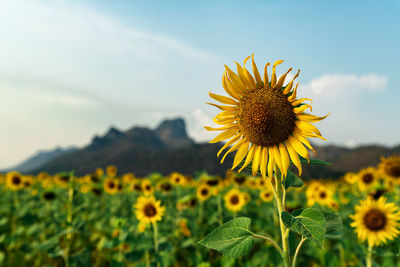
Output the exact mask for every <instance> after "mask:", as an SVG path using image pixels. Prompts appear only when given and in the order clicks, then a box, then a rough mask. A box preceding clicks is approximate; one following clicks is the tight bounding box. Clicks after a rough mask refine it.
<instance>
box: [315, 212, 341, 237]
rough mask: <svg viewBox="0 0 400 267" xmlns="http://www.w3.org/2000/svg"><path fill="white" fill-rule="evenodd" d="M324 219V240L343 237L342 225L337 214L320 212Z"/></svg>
mask: <svg viewBox="0 0 400 267" xmlns="http://www.w3.org/2000/svg"><path fill="white" fill-rule="evenodd" d="M320 211H321V213H322V214H323V215H324V217H325V221H326V231H325V238H329V239H340V238H342V236H343V224H342V219H341V218H340V215H339V213H337V212H333V211H330V210H320Z"/></svg>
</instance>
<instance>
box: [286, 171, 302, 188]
mask: <svg viewBox="0 0 400 267" xmlns="http://www.w3.org/2000/svg"><path fill="white" fill-rule="evenodd" d="M283 185H284V187H285V189H288V188H289V187H302V186H303V185H304V182H303V180H301V179H300V177H298V176H297V175H296V174H294V173H293V172H292V171H291V170H288V173H287V176H286V179H285V180H284V184H283Z"/></svg>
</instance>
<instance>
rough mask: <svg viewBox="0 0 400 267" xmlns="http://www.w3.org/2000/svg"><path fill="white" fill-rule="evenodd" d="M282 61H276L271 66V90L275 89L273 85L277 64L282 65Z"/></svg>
mask: <svg viewBox="0 0 400 267" xmlns="http://www.w3.org/2000/svg"><path fill="white" fill-rule="evenodd" d="M282 63H283V60H277V61H275V63H274V65H273V66H272V76H271V88H275V83H276V73H275V70H276V66H278V65H279V64H282Z"/></svg>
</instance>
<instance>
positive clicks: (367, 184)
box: [358, 167, 378, 191]
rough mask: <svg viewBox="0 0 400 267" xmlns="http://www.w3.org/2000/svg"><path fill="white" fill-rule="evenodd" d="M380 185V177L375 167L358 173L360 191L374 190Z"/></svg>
mask: <svg viewBox="0 0 400 267" xmlns="http://www.w3.org/2000/svg"><path fill="white" fill-rule="evenodd" d="M377 183H378V176H377V172H376V169H375V168H374V167H368V168H365V169H362V170H361V171H360V172H359V173H358V188H359V189H360V191H368V190H370V189H373V188H374V187H375V186H376V185H377Z"/></svg>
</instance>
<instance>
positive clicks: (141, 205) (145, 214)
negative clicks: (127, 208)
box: [134, 196, 165, 224]
mask: <svg viewBox="0 0 400 267" xmlns="http://www.w3.org/2000/svg"><path fill="white" fill-rule="evenodd" d="M134 208H135V209H136V211H135V214H136V218H137V219H138V220H139V221H140V223H145V224H149V223H156V222H157V221H161V219H162V216H163V215H164V212H165V207H162V206H161V202H160V201H159V200H157V201H156V199H155V198H154V196H150V197H144V196H140V197H139V198H138V200H137V203H136V204H134Z"/></svg>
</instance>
